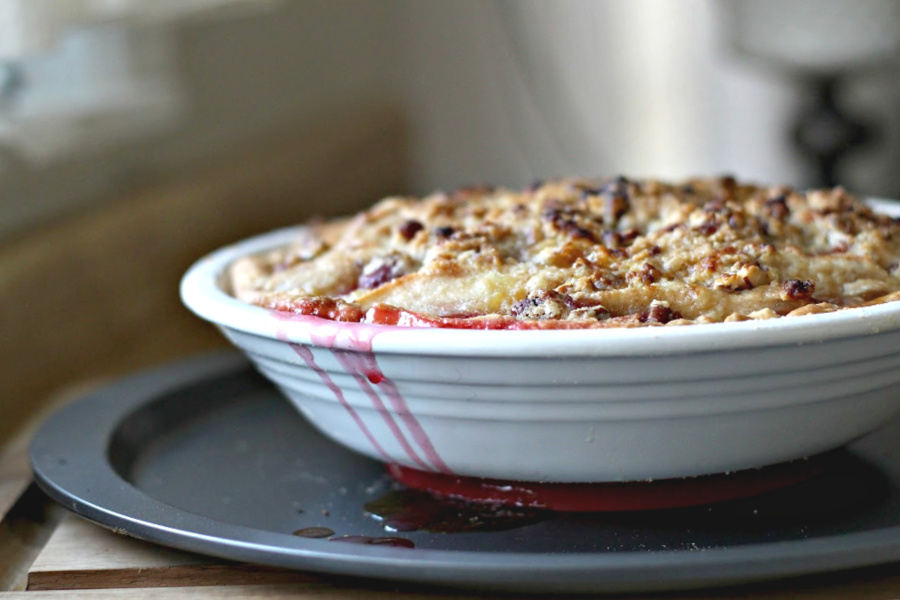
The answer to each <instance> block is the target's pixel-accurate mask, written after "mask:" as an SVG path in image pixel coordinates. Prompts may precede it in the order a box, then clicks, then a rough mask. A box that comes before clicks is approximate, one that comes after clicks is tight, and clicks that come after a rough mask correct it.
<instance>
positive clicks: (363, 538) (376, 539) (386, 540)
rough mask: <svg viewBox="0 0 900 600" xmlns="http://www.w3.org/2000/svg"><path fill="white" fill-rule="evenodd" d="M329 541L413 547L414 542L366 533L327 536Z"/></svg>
mask: <svg viewBox="0 0 900 600" xmlns="http://www.w3.org/2000/svg"><path fill="white" fill-rule="evenodd" d="M328 541H329V542H345V543H349V544H363V545H365V546H390V547H392V548H415V547H416V544H415V542H413V541H412V540H410V539H407V538H403V537H393V536H368V535H341V536H338V537H333V538H328Z"/></svg>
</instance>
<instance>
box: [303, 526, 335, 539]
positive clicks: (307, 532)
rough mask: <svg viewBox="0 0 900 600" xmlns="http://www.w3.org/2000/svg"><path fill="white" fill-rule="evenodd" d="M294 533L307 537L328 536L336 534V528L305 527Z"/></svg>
mask: <svg viewBox="0 0 900 600" xmlns="http://www.w3.org/2000/svg"><path fill="white" fill-rule="evenodd" d="M294 535H296V536H298V537H305V538H313V539H316V538H326V537H329V536H332V535H334V530H333V529H329V528H328V527H304V528H303V529H298V530H297V531H295V532H294Z"/></svg>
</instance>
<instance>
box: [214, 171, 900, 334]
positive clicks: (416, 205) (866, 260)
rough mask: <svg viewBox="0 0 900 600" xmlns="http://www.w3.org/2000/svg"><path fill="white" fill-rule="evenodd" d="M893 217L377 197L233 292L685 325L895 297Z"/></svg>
mask: <svg viewBox="0 0 900 600" xmlns="http://www.w3.org/2000/svg"><path fill="white" fill-rule="evenodd" d="M898 264H900V223H898V222H897V221H895V220H894V219H891V218H890V217H887V216H884V215H880V214H876V213H875V212H873V211H872V210H871V209H870V208H869V207H868V206H866V205H865V204H864V203H862V202H860V201H858V200H857V199H855V198H854V197H853V196H851V195H850V194H848V193H847V192H846V191H845V190H843V189H842V188H836V189H828V190H812V191H808V192H801V191H797V190H794V189H791V188H788V187H783V186H781V187H761V186H755V185H748V184H741V183H738V182H736V181H735V180H734V179H733V178H730V177H724V178H717V179H695V180H688V181H685V182H683V183H664V182H659V181H654V180H629V179H626V178H624V177H616V178H608V179H560V180H553V181H547V182H542V183H540V184H536V185H534V186H532V187H531V188H529V189H527V190H524V191H513V190H508V189H495V188H490V187H471V188H464V189H461V190H458V191H456V192H454V193H450V194H447V193H436V194H432V195H430V196H427V197H425V198H422V199H415V198H405V197H394V198H387V199H385V200H382V201H381V202H379V203H378V204H376V205H374V206H373V207H372V208H370V209H369V210H367V211H365V212H362V213H360V214H358V215H356V217H354V218H352V219H345V220H335V221H330V222H325V223H318V224H309V225H307V226H305V227H304V228H302V230H301V231H300V233H299V234H298V237H297V239H296V240H295V242H294V243H293V244H291V245H290V246H289V247H287V248H283V249H279V250H275V251H273V252H270V253H268V254H266V255H261V256H250V257H246V258H244V259H241V260H239V261H238V262H236V263H235V264H234V265H233V267H232V270H231V279H232V291H233V293H234V295H235V296H236V297H237V298H239V299H241V300H244V301H247V302H251V303H254V304H258V305H260V306H264V307H267V308H272V309H276V310H283V311H291V312H297V313H303V314H311V315H316V316H320V317H325V318H328V319H334V320H339V321H365V322H377V323H387V324H399V325H413V326H415V325H419V326H439V327H471V328H580V327H612V326H625V327H627V326H648V325H661V324H666V325H680V324H688V323H710V322H722V321H740V320H748V319H770V318H777V317H783V316H793V315H803V314H813V313H821V312H830V311H834V310H840V309H844V308H849V307H855V306H861V305H864V304H867V303H876V302H885V301H892V300H896V299H900V273H898Z"/></svg>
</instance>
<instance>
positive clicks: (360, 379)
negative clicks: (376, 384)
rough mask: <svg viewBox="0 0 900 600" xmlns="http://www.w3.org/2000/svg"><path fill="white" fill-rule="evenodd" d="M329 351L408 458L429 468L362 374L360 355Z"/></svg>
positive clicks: (426, 468)
mask: <svg viewBox="0 0 900 600" xmlns="http://www.w3.org/2000/svg"><path fill="white" fill-rule="evenodd" d="M331 352H332V353H333V354H334V356H335V358H337V359H338V362H340V363H341V366H342V367H344V370H346V371H347V372H348V373H350V374H351V375H352V376H353V378H354V379H356V382H357V383H358V384H359V387H360V388H362V390H363V391H364V392H365V393H366V395H367V396H368V397H369V400H371V401H372V405H373V406H374V407H375V410H376V411H378V414H380V415H381V418H382V419H384V423H385V425H387V426H388V429H390V430H391V433H392V434H394V438H395V439H396V440H397V443H398V444H400V447H401V448H403V451H404V452H406V455H407V456H408V457H409V459H410V460H411V461H413V462H414V463H416V464H417V465H419V467H421V468H422V469H425V470H431V467H430V466H428V464H427V463H425V461H423V460H422V459H421V458H419V456H418V455H417V454H416V451H415V450H414V449H413V447H412V446H411V445H410V443H409V441H408V440H407V439H406V436H405V435H403V431H402V430H401V429H400V426H399V425H397V422H396V421H394V418H393V417H392V416H391V413H390V412H389V411H388V409H387V407H386V406H385V405H384V402H382V400H381V397H380V396H379V395H378V392H376V391H375V390H374V389H373V388H372V386H371V385H370V384H369V379H368V378H367V377H366V376H365V375H364V374H363V373H365V370H366V369H365V367H366V365H365V364H364V363H363V359H362V357H361V356H360V355H359V354H356V353H353V352H348V351H346V350H332V351H331Z"/></svg>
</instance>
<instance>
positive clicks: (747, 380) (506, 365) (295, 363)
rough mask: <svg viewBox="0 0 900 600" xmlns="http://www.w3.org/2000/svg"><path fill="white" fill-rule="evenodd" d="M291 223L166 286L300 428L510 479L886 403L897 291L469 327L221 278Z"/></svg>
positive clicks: (834, 438)
mask: <svg viewBox="0 0 900 600" xmlns="http://www.w3.org/2000/svg"><path fill="white" fill-rule="evenodd" d="M882 206H884V207H890V204H882ZM295 234H296V231H295V230H294V229H285V230H279V231H275V232H272V233H268V234H264V235H261V236H258V237H254V238H251V239H248V240H245V241H243V242H240V243H238V244H235V245H232V246H228V247H225V248H222V249H220V250H218V251H216V252H213V253H212V254H210V255H208V256H206V257H205V258H203V259H201V260H200V261H198V262H197V263H196V264H194V265H193V267H191V269H190V270H189V271H188V272H187V273H186V275H185V276H184V278H183V280H182V283H181V295H182V299H183V301H184V303H185V304H186V305H187V306H188V308H190V309H191V310H192V311H194V312H195V313H196V314H197V315H198V316H200V317H202V318H203V319H206V320H208V321H210V322H212V323H214V324H216V325H217V326H218V327H219V328H220V329H221V330H222V332H223V333H224V334H225V336H226V337H227V338H228V339H229V340H231V342H232V343H234V344H235V345H236V346H238V347H239V348H240V349H241V350H243V351H244V352H245V353H246V354H247V356H248V357H249V358H250V359H251V360H252V361H253V362H254V363H255V364H256V365H257V367H258V368H259V370H260V371H261V372H262V373H263V374H264V375H266V376H267V377H269V378H270V379H271V380H272V381H273V382H274V383H275V384H276V385H277V386H278V387H279V388H280V389H281V390H282V391H283V392H284V393H285V395H286V396H287V397H288V398H289V399H290V400H291V402H292V403H293V404H294V405H296V407H297V408H298V409H299V410H300V411H301V412H302V413H303V414H304V415H305V416H306V417H307V418H308V419H309V420H310V421H311V422H312V423H313V424H314V425H315V426H316V427H317V428H319V429H320V430H321V431H322V432H324V433H325V434H326V435H328V436H330V437H331V438H333V439H334V440H336V441H337V442H339V443H341V444H344V445H346V446H348V447H350V448H352V449H354V450H357V451H359V452H361V453H363V454H366V455H368V456H371V457H373V458H375V459H378V460H382V461H385V462H394V463H398V464H401V465H405V466H408V467H412V468H416V469H421V470H426V471H438V472H444V473H451V474H456V475H465V476H476V477H489V478H499V479H509V480H520V481H542V482H548V481H549V482H596V481H627V480H646V479H661V478H675V477H686V476H694V475H702V474H708V473H721V472H729V471H735V470H741V469H747V468H754V467H761V466H765V465H769V464H774V463H779V462H783V461H788V460H793V459H798V458H802V457H806V456H811V455H815V454H818V453H821V452H824V451H827V450H830V449H833V448H836V447H839V446H841V445H844V444H846V443H848V442H850V441H852V440H854V439H856V438H858V437H860V436H863V435H865V434H866V433H868V432H870V431H873V430H874V429H876V428H878V427H879V426H880V425H881V424H883V423H884V422H885V421H887V420H888V419H889V418H890V417H891V416H892V415H894V414H895V413H897V412H900V302H894V303H888V304H882V305H876V306H871V307H865V308H857V309H852V310H845V311H840V312H834V313H828V314H818V315H808V316H802V317H789V318H782V319H774V320H768V321H744V322H736V323H716V324H707V325H689V326H680V327H650V328H637V329H603V330H596V329H595V330H567V331H546V330H543V331H505V330H500V331H498V330H484V331H482V330H455V329H417V328H404V327H392V326H378V325H364V324H358V323H335V322H332V321H327V320H323V319H319V318H315V317H307V316H299V315H291V314H287V313H279V312H277V311H271V310H267V309H263V308H260V307H257V306H252V305H248V304H245V303H243V302H241V301H238V300H236V299H235V298H233V297H232V296H230V295H229V293H228V290H227V283H226V277H225V272H226V270H227V268H228V266H229V265H230V264H231V263H232V262H233V261H234V260H235V259H237V258H239V257H242V256H245V255H247V254H252V253H257V252H262V251H265V250H268V249H271V248H274V247H278V246H281V245H284V244H286V243H287V242H288V241H289V240H291V239H292V238H293V237H294V236H295Z"/></svg>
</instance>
